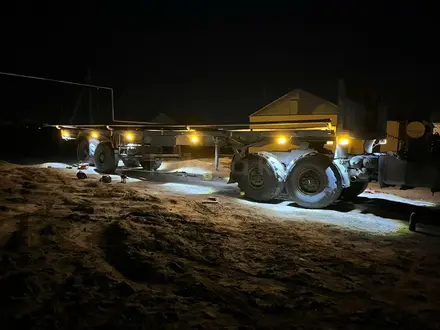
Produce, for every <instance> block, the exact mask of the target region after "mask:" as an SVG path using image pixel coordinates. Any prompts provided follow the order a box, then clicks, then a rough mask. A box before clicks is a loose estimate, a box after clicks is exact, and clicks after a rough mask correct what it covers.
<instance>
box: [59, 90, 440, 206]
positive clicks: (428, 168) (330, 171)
mask: <svg viewBox="0 0 440 330" xmlns="http://www.w3.org/2000/svg"><path fill="white" fill-rule="evenodd" d="M55 126H56V127H57V128H58V129H59V130H60V132H61V137H62V138H63V139H65V140H71V139H75V140H76V141H77V142H78V148H77V156H78V159H79V161H81V162H89V163H90V164H93V165H95V166H96V169H97V170H98V171H99V172H103V173H112V172H114V171H115V170H116V168H117V166H118V162H119V160H121V161H122V162H123V163H124V165H125V166H127V167H139V166H142V167H143V168H144V169H145V170H150V171H151V170H152V171H154V170H157V169H158V168H159V166H160V164H161V162H162V160H164V159H167V158H177V157H178V156H179V154H178V152H177V151H176V150H177V148H178V147H179V146H188V145H199V146H213V147H214V150H215V155H214V157H215V168H216V169H218V163H219V148H220V147H225V146H228V147H231V148H232V149H233V150H234V155H233V158H232V161H231V165H230V179H229V182H230V183H237V184H238V186H239V188H240V189H241V191H242V192H244V194H245V196H247V197H248V198H250V199H252V200H255V201H260V202H267V201H271V200H274V199H277V198H279V197H280V196H288V197H287V198H289V199H290V200H292V201H293V202H295V203H296V204H297V205H299V206H301V207H305V208H325V207H327V206H329V205H330V204H332V203H334V202H335V201H337V200H338V199H339V198H344V199H352V198H354V197H356V196H358V195H359V194H361V193H362V192H363V191H364V190H365V189H366V187H367V185H368V183H369V182H370V181H377V182H379V184H380V186H381V187H387V186H400V187H402V188H403V189H410V188H414V187H429V188H431V191H432V192H433V193H434V192H437V191H439V190H440V137H439V135H438V133H435V131H434V125H433V124H432V123H430V122H426V121H412V122H408V121H400V122H399V121H386V109H385V108H384V107H383V106H382V105H381V104H380V102H378V101H377V99H374V98H365V97H361V98H359V97H358V98H356V97H351V96H350V97H349V96H348V95H347V92H346V90H345V86H344V85H343V83H340V86H339V100H338V116H337V121H336V122H335V121H334V120H333V121H332V119H330V118H325V116H323V117H322V118H319V119H316V116H313V119H309V120H307V116H301V119H300V120H291V121H283V122H259V123H253V124H252V125H251V124H229V125H163V124H156V123H118V122H114V123H113V124H109V125H55ZM388 141H392V143H390V144H392V145H393V146H394V148H391V150H390V148H388V149H385V150H387V151H386V152H384V151H381V146H382V147H383V146H386V144H387V143H388ZM359 142H361V143H362V144H363V152H362V153H357V154H351V153H350V152H349V150H350V148H349V146H350V144H351V143H359ZM274 143H276V144H279V145H287V144H289V145H294V146H295V147H294V148H291V149H290V150H286V151H276V152H271V151H265V150H264V146H265V145H269V144H274ZM253 147H259V148H258V150H260V151H257V152H251V151H250V150H252V148H253ZM262 149H263V150H262Z"/></svg>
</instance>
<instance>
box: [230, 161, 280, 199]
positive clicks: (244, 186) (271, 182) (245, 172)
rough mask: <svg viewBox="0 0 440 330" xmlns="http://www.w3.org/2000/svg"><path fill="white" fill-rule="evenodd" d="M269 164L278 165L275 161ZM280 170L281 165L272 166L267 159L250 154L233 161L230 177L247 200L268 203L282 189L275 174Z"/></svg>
mask: <svg viewBox="0 0 440 330" xmlns="http://www.w3.org/2000/svg"><path fill="white" fill-rule="evenodd" d="M271 162H272V163H279V162H278V161H277V160H276V159H272V160H271ZM280 168H282V165H281V164H279V166H274V165H273V164H271V163H270V162H269V160H268V159H267V158H265V157H263V156H261V155H258V154H252V155H247V156H246V157H245V158H243V159H236V160H235V161H234V164H233V166H232V169H231V170H232V171H231V176H232V177H233V178H234V180H235V181H236V182H237V183H238V187H239V188H240V189H241V191H242V192H244V194H245V196H246V197H247V198H249V199H252V200H254V201H257V202H268V201H271V200H274V199H276V198H277V197H278V196H279V195H280V193H281V191H282V190H283V188H284V182H283V180H282V179H280V178H279V175H277V173H276V171H277V170H278V171H280ZM281 171H284V170H281ZM284 175H285V174H284Z"/></svg>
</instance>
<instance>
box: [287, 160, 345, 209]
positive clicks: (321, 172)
mask: <svg viewBox="0 0 440 330" xmlns="http://www.w3.org/2000/svg"><path fill="white" fill-rule="evenodd" d="M308 171H311V172H312V173H314V174H315V175H316V176H317V178H318V180H319V186H318V188H317V191H316V193H313V192H305V191H303V190H302V188H301V185H300V182H299V181H300V179H301V178H303V175H304V174H305V173H307V172H308ZM309 173H310V172H309ZM286 190H287V193H288V194H289V197H290V198H291V199H292V200H293V201H294V202H295V203H296V204H298V205H299V206H301V207H304V208H308V209H321V208H325V207H327V206H329V205H331V204H333V203H334V202H335V201H336V200H337V199H338V198H339V197H340V196H341V193H342V180H341V176H340V174H339V172H338V170H337V168H336V167H335V165H333V163H332V162H331V161H330V159H328V158H327V157H326V156H320V155H317V156H309V157H304V158H303V159H301V160H299V161H298V162H297V163H296V164H295V166H294V167H293V169H292V170H291V172H290V173H289V175H288V177H287V180H286Z"/></svg>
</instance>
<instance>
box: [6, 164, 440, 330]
mask: <svg viewBox="0 0 440 330" xmlns="http://www.w3.org/2000/svg"><path fill="white" fill-rule="evenodd" d="M126 173H129V174H133V178H135V179H136V180H135V181H132V182H130V183H129V184H125V185H124V184H120V183H118V182H117V181H116V180H114V181H112V183H110V184H104V183H100V182H98V179H99V177H100V176H99V175H98V174H95V173H94V172H90V173H89V174H88V176H89V177H88V178H87V179H85V180H78V179H77V178H76V175H75V174H76V170H75V169H66V168H65V167H64V168H63V166H61V165H60V166H59V167H58V168H55V166H53V167H52V168H48V167H47V165H46V166H14V165H11V164H5V163H0V175H1V176H2V178H3V180H2V181H1V185H0V192H1V193H0V210H1V212H0V291H1V295H0V304H1V306H2V308H1V309H0V324H1V325H2V327H3V328H5V329H30V328H32V329H139V328H142V327H143V326H144V325H145V326H144V327H148V328H151V329H189V328H197V329H226V328H227V329H288V328H298V329H353V330H358V329H372V328H377V329H396V330H397V329H399V330H402V329H403V330H410V329H411V330H412V329H438V326H439V325H440V316H439V315H440V298H439V297H440V270H439V268H438V265H439V263H440V254H439V244H440V240H439V238H438V237H432V236H425V235H421V234H414V233H410V232H408V231H407V230H397V231H396V230H395V228H394V227H393V224H398V222H399V221H402V223H403V224H406V221H407V217H408V215H409V213H410V212H411V211H412V210H414V209H416V210H428V211H426V212H428V213H429V212H432V210H431V208H429V207H425V206H421V205H413V204H411V203H406V202H405V201H403V200H402V199H400V198H399V199H395V200H386V199H382V198H376V197H380V196H379V195H378V196H376V197H375V196H374V194H367V195H368V196H366V197H360V198H359V199H358V200H357V201H355V202H354V203H351V202H350V203H348V202H343V201H341V202H338V203H336V204H335V205H332V206H331V207H330V208H329V209H326V210H305V209H301V208H298V207H295V206H294V205H291V203H289V202H280V203H278V204H277V203H274V204H261V203H254V202H251V201H247V200H245V199H243V198H242V197H240V195H239V191H238V189H237V187H236V185H226V184H225V183H224V181H222V180H217V181H216V180H213V181H204V180H201V179H199V178H194V177H190V176H184V175H175V174H169V173H166V172H165V173H142V171H138V170H135V171H127V172H126ZM208 197H211V199H209V200H208ZM405 198H408V196H406V197H405ZM213 199H215V200H214V201H213ZM429 214H431V215H435V214H436V213H429ZM292 220H295V221H292ZM368 221H371V222H372V226H374V228H375V229H374V230H370V228H368V226H367V223H368ZM382 221H383V223H382ZM351 222H352V224H351V225H349V226H347V225H346V223H351ZM378 228H379V229H378ZM402 228H405V227H402ZM372 233H378V234H380V235H376V234H373V235H372Z"/></svg>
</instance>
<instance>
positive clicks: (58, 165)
mask: <svg viewBox="0 0 440 330" xmlns="http://www.w3.org/2000/svg"><path fill="white" fill-rule="evenodd" d="M39 167H42V168H49V167H51V168H59V169H67V170H68V171H74V172H75V173H76V172H78V168H77V167H76V166H72V165H69V164H64V163H44V164H41V165H39ZM69 167H71V169H69ZM81 172H84V173H85V174H88V175H92V174H94V175H98V176H101V175H104V174H101V173H98V172H96V171H95V168H94V167H93V166H89V167H87V168H86V169H84V170H81ZM105 175H110V177H111V178H112V182H119V181H121V177H120V176H119V175H117V174H105ZM139 181H141V180H139V179H135V178H130V177H129V178H127V182H139Z"/></svg>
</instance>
